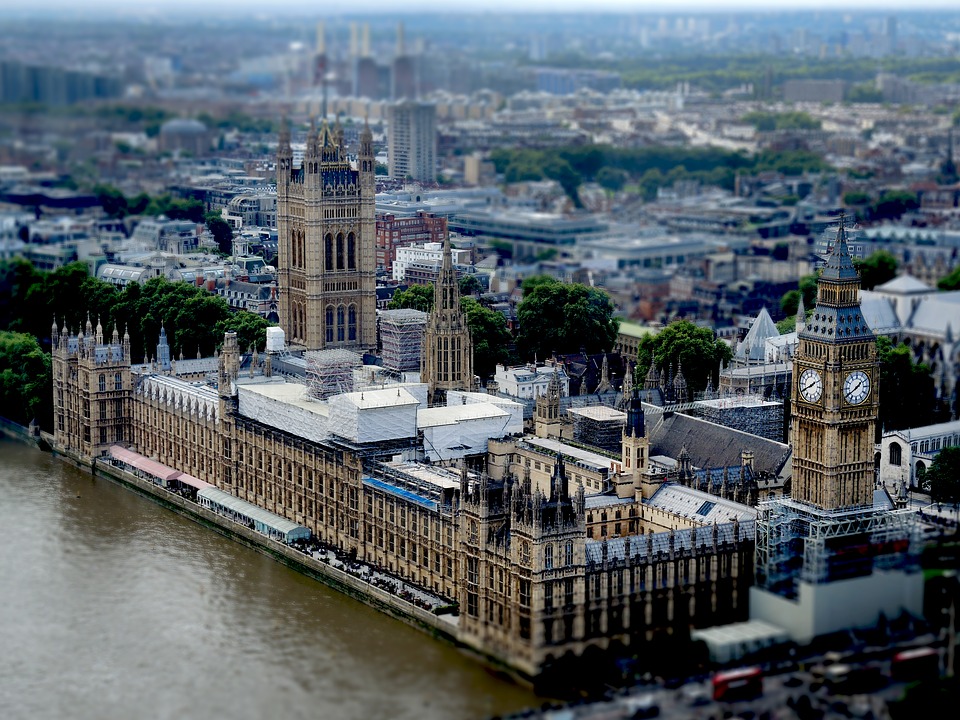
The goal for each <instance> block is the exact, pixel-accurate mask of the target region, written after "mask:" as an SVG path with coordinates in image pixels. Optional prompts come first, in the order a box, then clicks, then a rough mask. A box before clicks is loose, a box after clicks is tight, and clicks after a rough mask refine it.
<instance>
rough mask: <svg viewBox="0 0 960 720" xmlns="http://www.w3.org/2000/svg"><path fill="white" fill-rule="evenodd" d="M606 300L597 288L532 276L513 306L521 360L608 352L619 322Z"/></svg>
mask: <svg viewBox="0 0 960 720" xmlns="http://www.w3.org/2000/svg"><path fill="white" fill-rule="evenodd" d="M613 310H614V307H613V303H612V302H611V300H610V296H609V295H607V294H606V293H605V292H604V291H603V290H600V289H598V288H592V287H587V286H586V285H581V284H579V283H561V282H559V281H558V280H554V279H553V278H548V277H545V276H535V277H531V278H528V279H527V280H525V281H524V283H523V300H521V301H520V304H519V305H518V306H517V321H518V323H519V325H520V328H519V332H518V336H517V345H518V349H519V351H520V353H521V355H522V356H523V357H526V358H533V357H534V356H535V355H536V356H539V357H547V356H549V355H551V354H552V353H553V352H555V351H556V352H559V353H570V352H577V351H578V350H580V349H581V348H582V349H583V350H584V351H585V352H587V353H596V352H608V351H609V350H610V349H611V348H612V347H613V344H614V342H615V341H616V339H617V332H618V330H619V327H620V323H619V321H618V320H617V319H616V318H614V317H613Z"/></svg>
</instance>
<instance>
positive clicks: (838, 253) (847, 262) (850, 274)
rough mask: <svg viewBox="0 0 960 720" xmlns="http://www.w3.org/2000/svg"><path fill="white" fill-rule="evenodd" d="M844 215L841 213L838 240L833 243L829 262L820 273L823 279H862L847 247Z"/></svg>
mask: <svg viewBox="0 0 960 720" xmlns="http://www.w3.org/2000/svg"><path fill="white" fill-rule="evenodd" d="M844 219H845V218H844V215H843V213H841V214H840V227H839V228H838V229H837V241H836V242H835V243H834V244H833V249H832V250H831V252H830V255H829V256H828V257H827V262H826V264H825V265H824V267H823V272H822V273H821V274H820V279H821V280H833V281H844V280H857V281H859V280H860V273H858V272H857V268H856V267H855V266H854V264H853V258H851V257H850V250H849V248H848V247H847V228H846V226H845V223H844Z"/></svg>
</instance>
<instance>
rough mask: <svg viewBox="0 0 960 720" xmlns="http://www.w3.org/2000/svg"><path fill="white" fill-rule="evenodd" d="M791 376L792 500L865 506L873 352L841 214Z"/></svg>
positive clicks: (873, 409)
mask: <svg viewBox="0 0 960 720" xmlns="http://www.w3.org/2000/svg"><path fill="white" fill-rule="evenodd" d="M793 378H794V380H793V382H794V392H793V398H792V401H791V406H792V407H791V411H792V413H793V427H792V429H791V443H792V445H793V492H792V496H793V499H794V500H800V501H802V502H805V503H810V504H812V505H815V506H817V507H819V508H822V509H824V510H836V509H842V508H854V507H862V506H866V505H870V504H871V503H872V502H873V443H874V431H875V427H876V422H877V347H876V338H875V337H874V335H873V332H872V331H871V330H870V327H869V326H868V325H867V322H866V320H864V317H863V313H862V312H861V310H860V274H859V273H858V272H857V269H856V267H854V264H853V259H852V258H851V257H850V252H849V250H848V248H847V233H846V229H845V227H844V221H843V216H841V217H840V227H839V229H838V230H837V240H836V242H835V243H834V246H833V248H832V249H831V252H830V254H829V256H828V257H827V261H826V264H825V266H824V268H823V270H822V272H821V274H820V278H819V280H818V282H817V304H816V307H814V309H813V315H811V316H810V318H809V319H808V320H807V321H806V324H805V326H804V327H803V328H802V329H801V330H800V332H799V344H798V347H797V352H796V355H795V356H794V364H793Z"/></svg>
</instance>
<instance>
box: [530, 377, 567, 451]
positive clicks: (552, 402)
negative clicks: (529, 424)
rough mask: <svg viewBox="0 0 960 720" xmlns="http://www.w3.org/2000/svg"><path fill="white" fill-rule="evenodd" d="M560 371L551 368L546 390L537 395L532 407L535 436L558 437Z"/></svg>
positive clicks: (560, 425) (559, 427)
mask: <svg viewBox="0 0 960 720" xmlns="http://www.w3.org/2000/svg"><path fill="white" fill-rule="evenodd" d="M560 395H561V388H560V372H559V370H558V369H557V368H554V369H553V375H552V376H551V377H550V384H549V385H547V392H546V393H544V394H542V395H540V396H538V397H537V400H536V405H535V407H534V411H533V412H534V427H533V433H534V435H536V436H537V437H542V438H554V437H560V432H561V428H562V423H561V421H560Z"/></svg>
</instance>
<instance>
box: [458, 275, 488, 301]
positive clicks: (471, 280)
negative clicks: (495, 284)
mask: <svg viewBox="0 0 960 720" xmlns="http://www.w3.org/2000/svg"><path fill="white" fill-rule="evenodd" d="M482 292H483V284H482V283H481V282H480V280H479V279H478V278H477V276H476V275H464V276H463V277H461V278H460V295H461V297H467V296H468V295H477V294H478V293H482Z"/></svg>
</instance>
